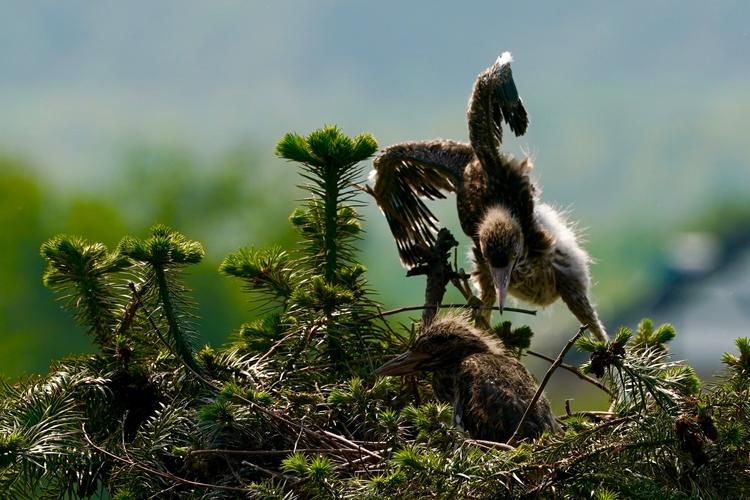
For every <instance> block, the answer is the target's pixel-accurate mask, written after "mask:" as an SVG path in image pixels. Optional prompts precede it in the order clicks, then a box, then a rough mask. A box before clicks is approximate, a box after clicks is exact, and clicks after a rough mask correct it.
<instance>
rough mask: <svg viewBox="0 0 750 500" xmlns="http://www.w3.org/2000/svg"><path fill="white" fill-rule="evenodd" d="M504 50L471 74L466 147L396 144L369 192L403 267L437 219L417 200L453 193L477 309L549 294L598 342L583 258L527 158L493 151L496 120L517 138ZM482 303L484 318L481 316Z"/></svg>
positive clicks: (518, 119) (518, 111) (431, 234)
mask: <svg viewBox="0 0 750 500" xmlns="http://www.w3.org/2000/svg"><path fill="white" fill-rule="evenodd" d="M511 61H512V58H511V56H510V53H508V52H505V53H503V54H502V55H501V56H500V57H499V58H498V59H497V61H496V62H495V64H493V65H492V66H490V67H489V68H487V69H486V70H485V71H483V72H482V73H480V74H479V76H478V77H477V80H476V82H475V84H474V89H473V91H472V95H471V98H470V100H469V109H468V113H467V115H468V123H469V138H470V144H464V143H460V142H455V141H449V140H434V141H426V142H405V143H401V144H395V145H393V146H390V147H388V148H386V149H385V150H383V151H381V152H380V153H379V154H378V156H377V157H376V158H375V160H374V162H373V166H374V170H373V172H372V174H371V181H372V182H373V186H372V187H371V188H369V192H370V193H371V194H372V195H373V196H374V197H375V199H376V201H377V203H378V206H379V207H380V208H381V210H382V211H383V213H384V214H385V216H386V219H387V220H388V224H389V226H390V228H391V232H392V233H393V236H394V238H395V239H396V246H397V248H398V251H399V255H400V257H401V261H402V262H403V264H404V265H405V266H407V267H409V268H411V267H414V266H416V265H417V264H418V261H419V255H420V252H419V248H420V247H430V246H431V245H432V244H433V243H434V241H435V231H436V230H437V223H438V221H437V219H436V218H435V216H434V215H433V214H432V212H430V210H429V209H428V208H427V206H426V205H425V204H424V202H423V201H422V199H420V198H427V199H430V200H433V199H438V198H445V194H444V193H445V192H455V193H456V205H457V209H458V217H459V221H460V223H461V228H462V229H463V231H464V233H466V235H468V236H469V237H471V238H472V240H473V241H474V248H473V254H474V261H475V269H474V271H473V273H472V277H473V280H474V283H475V284H476V285H477V287H478V288H479V291H480V298H481V300H482V303H483V304H484V305H485V306H492V305H494V304H495V301H496V300H497V303H498V305H499V307H500V311H501V313H502V308H503V305H504V303H505V300H506V297H507V295H508V294H510V295H513V296H515V297H517V298H519V299H521V300H524V301H527V302H530V303H532V304H537V305H540V306H546V305H549V304H551V303H553V302H554V301H555V300H557V299H558V298H562V300H563V301H564V302H565V303H566V304H567V306H568V308H569V309H570V310H571V312H572V313H573V314H574V315H575V316H576V318H578V320H579V321H580V322H581V323H583V324H586V325H588V327H589V329H590V331H592V332H593V333H594V334H595V335H596V336H597V337H598V338H599V339H601V340H606V338H607V336H606V331H605V329H604V326H603V325H602V324H601V322H600V321H599V318H598V316H597V314H596V311H595V310H594V307H593V306H592V304H591V302H590V301H589V298H588V290H589V284H590V277H589V269H588V266H589V261H590V259H589V257H588V255H587V254H586V252H585V251H584V250H583V249H582V248H581V246H580V245H579V243H578V240H577V237H576V235H575V233H574V232H573V231H572V230H571V229H570V227H569V226H568V224H567V223H566V222H565V220H564V219H563V218H562V216H561V215H560V214H559V213H557V212H556V211H555V210H554V209H553V208H552V207H550V206H549V205H545V204H543V203H540V202H539V200H538V194H539V191H538V189H537V187H536V186H535V184H534V183H533V182H532V180H531V179H530V177H529V174H530V172H531V169H532V164H531V161H530V160H529V159H528V158H525V159H523V160H519V159H516V158H514V157H513V156H512V155H510V154H507V153H501V152H500V145H501V140H502V128H501V124H502V122H503V121H505V122H506V123H507V124H508V125H509V126H510V129H511V130H512V131H513V132H514V133H515V134H516V135H522V134H524V133H525V132H526V128H527V126H528V117H527V114H526V110H525V109H524V107H523V103H522V102H521V98H520V97H519V96H518V92H517V90H516V86H515V82H514V81H513V75H512V73H511V69H510V63H511ZM490 314H491V310H488V311H487V313H486V317H485V319H486V320H487V322H488V323H489V316H490Z"/></svg>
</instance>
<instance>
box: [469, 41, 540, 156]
mask: <svg viewBox="0 0 750 500" xmlns="http://www.w3.org/2000/svg"><path fill="white" fill-rule="evenodd" d="M512 60H513V58H512V57H511V55H510V52H503V54H502V55H501V56H500V57H498V58H497V61H495V64H493V65H492V66H490V67H489V68H487V69H486V70H484V71H482V72H481V73H480V74H479V75H478V76H477V79H476V82H475V83H474V90H473V91H472V93H471V98H470V100H469V111H468V118H469V134H470V136H471V145H472V147H474V149H475V150H476V153H477V155H478V156H479V157H480V158H482V159H483V160H484V159H487V160H491V159H492V158H496V157H497V155H498V154H499V148H500V144H501V143H502V140H503V129H502V123H503V121H505V122H506V123H507V124H508V126H509V127H510V129H511V130H512V131H513V133H514V134H516V135H517V136H520V135H523V134H525V133H526V128H527V127H528V125H529V117H528V115H527V113H526V108H524V107H523V102H521V98H520V97H519V95H518V90H517V89H516V83H515V81H513V73H512V72H511V69H510V63H511V61H512Z"/></svg>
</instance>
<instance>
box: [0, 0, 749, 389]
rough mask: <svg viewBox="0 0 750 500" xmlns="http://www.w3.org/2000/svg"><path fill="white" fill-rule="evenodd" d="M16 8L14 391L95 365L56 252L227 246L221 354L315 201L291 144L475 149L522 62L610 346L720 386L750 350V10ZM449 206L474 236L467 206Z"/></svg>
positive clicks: (11, 95) (716, 6)
mask: <svg viewBox="0 0 750 500" xmlns="http://www.w3.org/2000/svg"><path fill="white" fill-rule="evenodd" d="M0 7H1V11H2V15H0V222H1V223H2V228H3V231H2V232H0V238H1V240H0V284H2V286H1V287H0V374H3V375H5V376H8V377H15V376H18V375H19V374H21V373H29V372H39V371H44V370H46V368H47V365H48V363H49V361H50V359H52V358H55V357H59V356H62V355H65V354H68V353H73V352H81V351H86V350H89V349H90V348H91V346H90V343H89V341H88V339H87V338H86V337H85V335H84V334H83V333H82V331H81V329H80V328H78V327H77V326H76V325H75V324H74V323H73V321H72V319H71V318H70V316H69V315H68V314H65V313H64V312H62V311H60V310H59V306H58V304H56V303H55V302H54V301H53V297H52V294H51V293H50V292H49V291H47V290H45V289H44V288H43V287H42V285H41V282H40V276H41V272H42V262H41V259H40V257H39V256H38V249H39V246H40V244H41V243H42V242H43V241H44V240H46V239H47V238H49V237H51V236H53V235H55V234H57V233H74V234H80V235H83V236H85V237H87V238H89V239H91V240H99V241H102V242H104V243H106V244H107V245H110V246H113V245H115V244H116V243H117V242H118V241H119V239H120V238H121V236H123V235H124V234H135V235H140V236H143V235H145V234H146V231H147V229H148V227H149V226H150V225H151V224H152V223H154V222H163V223H168V224H171V225H173V226H174V227H176V228H177V229H178V230H180V231H182V232H184V233H186V234H187V235H188V236H189V237H191V238H194V239H198V240H200V241H202V242H203V243H204V244H205V246H206V250H207V257H206V260H205V262H204V263H203V264H202V265H201V266H200V267H198V268H197V269H195V270H194V271H193V272H192V273H191V276H190V285H191V286H192V287H193V288H194V289H195V296H196V300H197V301H198V303H199V311H198V312H199V315H200V317H201V320H200V321H201V329H200V331H201V332H202V335H203V338H202V339H201V340H202V341H204V342H210V343H213V344H220V343H222V342H224V341H225V340H226V339H227V336H228V335H229V334H230V332H231V331H232V330H233V329H234V328H236V327H237V326H238V325H239V324H240V322H241V321H243V320H245V319H247V317H248V315H249V314H250V312H249V310H250V307H249V305H248V304H247V302H246V301H245V300H243V298H242V296H241V293H240V291H239V286H238V284H237V283H234V282H232V281H231V280H229V279H227V278H223V277H220V276H219V275H218V273H217V272H216V269H217V267H218V263H219V262H220V261H221V259H222V258H223V257H224V256H225V255H226V254H227V253H228V252H230V251H232V250H234V249H236V248H239V247H241V246H245V245H255V246H263V245H268V244H270V243H279V244H284V245H286V244H291V243H292V242H293V234H292V233H291V230H290V228H289V225H288V224H287V222H286V217H287V215H288V213H289V212H290V211H291V210H292V208H293V207H294V206H295V199H296V198H299V197H300V196H302V192H301V191H299V190H298V189H297V188H296V187H295V184H296V183H298V182H299V179H298V177H297V176H296V174H297V172H296V171H295V169H294V167H293V166H291V165H289V164H286V163H284V162H282V161H280V160H278V159H276V158H274V156H273V148H274V144H275V141H276V140H277V139H278V138H280V137H281V135H282V134H283V133H285V132H287V131H297V132H300V133H307V132H309V131H311V130H313V129H315V128H317V127H319V126H321V125H323V124H326V123H336V124H338V125H340V126H341V127H342V128H343V130H344V132H346V133H348V134H350V135H353V134H356V133H360V132H363V131H369V132H372V133H373V134H374V135H375V136H376V137H377V139H378V140H379V142H380V145H381V146H387V145H389V144H391V143H394V142H399V141H404V140H419V139H431V138H436V137H444V138H452V139H457V140H466V139H467V136H468V134H467V130H466V121H465V106H466V102H467V99H468V96H469V92H470V90H471V87H472V84H473V81H474V78H475V76H476V75H477V73H478V72H479V71H481V70H482V69H484V68H485V67H487V66H488V65H490V64H491V63H492V62H493V61H494V59H495V58H496V57H497V56H498V55H499V53H500V52H501V51H504V50H510V51H512V52H513V55H514V57H515V60H516V62H515V63H514V74H515V78H516V82H517V85H518V87H519V89H520V92H521V95H522V96H523V98H524V102H525V103H526V107H527V109H528V110H529V112H530V114H531V119H532V125H531V128H530V130H529V132H528V134H527V135H526V136H524V137H522V138H520V139H515V138H510V136H509V134H508V138H507V139H506V145H505V147H506V148H507V149H508V150H510V151H511V152H513V153H515V154H524V153H528V154H530V155H531V156H533V157H534V159H535V161H536V175H537V177H538V178H539V179H540V182H541V184H542V186H543V188H544V195H543V197H544V199H545V201H548V202H551V203H553V204H555V205H557V206H558V207H562V208H569V209H570V210H571V214H570V217H571V218H572V219H575V220H578V221H580V222H579V227H581V228H586V240H587V241H588V244H587V245H588V249H589V250H590V252H591V253H592V255H593V257H594V258H595V259H596V264H595V265H594V267H593V276H594V281H595V286H594V289H593V295H594V297H595V300H596V301H597V303H598V304H599V307H600V309H601V312H602V315H603V317H604V320H605V323H606V324H607V325H608V327H609V328H610V329H611V330H613V329H615V327H616V326H617V325H618V324H630V325H634V323H635V322H636V321H637V320H638V319H639V318H640V317H642V316H646V315H650V316H653V317H654V319H655V320H656V321H657V322H659V321H670V322H673V323H675V324H676V326H677V328H678V339H677V340H676V341H675V345H674V351H675V352H676V354H677V355H679V356H682V357H687V358H688V359H689V360H690V361H691V362H693V363H694V364H696V366H697V367H698V368H699V369H700V370H701V372H702V373H703V374H705V375H710V374H711V373H713V371H715V370H716V369H717V367H718V365H719V363H718V356H719V355H720V353H721V352H722V351H724V350H731V349H732V343H731V340H732V339H733V338H734V337H736V336H739V335H747V334H748V328H747V323H748V319H749V318H748V315H749V313H748V310H750V285H749V283H750V250H749V249H750V237H746V236H747V231H748V229H747V228H748V227H750V217H749V216H748V214H750V165H748V163H749V162H750V160H748V158H750V141H749V140H748V138H747V135H748V126H747V117H748V116H750V64H748V58H747V54H748V53H749V52H750V51H749V50H748V49H750V28H749V27H748V23H747V20H748V19H749V18H750V4H747V3H746V2H740V1H735V2H731V1H726V2H713V3H708V2H697V1H659V2H652V1H643V0H638V1H633V2H627V3H621V4H615V3H612V2H607V3H604V2H595V1H581V2H574V3H571V2H553V1H548V2H528V3H522V2H512V3H511V2H497V1H489V0H487V1H477V2H471V3H460V2H447V1H445V2H443V1H419V2H397V1H380V2H358V1H344V0H339V1H333V0H319V1H315V2H309V1H303V0H298V1H268V2H264V1H253V2H240V1H229V0H215V1H213V2H197V1H185V0H182V1H179V2H178V1H164V2H145V1H140V0H139V1H130V2H124V3H92V2H84V1H68V2H64V3H61V2H55V1H37V2H0ZM366 167H367V169H369V165H368V166H366ZM367 202H368V204H369V206H368V207H367V208H366V209H365V210H364V214H365V217H366V222H365V224H366V225H365V228H366V230H367V235H366V238H365V240H364V241H363V242H362V250H363V252H364V253H363V260H364V262H365V264H366V265H367V266H368V268H369V270H370V272H369V277H370V280H371V283H372V284H373V287H374V288H375V289H376V290H377V291H378V293H379V298H380V300H381V301H382V302H384V303H385V305H386V306H387V307H395V306H399V305H414V304H418V303H420V301H421V299H422V291H423V282H422V278H412V279H408V280H407V279H404V270H403V269H402V268H401V267H400V266H399V264H398V259H397V256H396V250H395V245H394V244H393V242H392V240H391V238H390V234H389V232H388V230H387V227H386V225H385V223H384V221H383V218H382V216H381V215H380V213H379V212H378V211H377V210H375V209H374V208H373V207H372V203H371V202H370V201H369V200H367ZM438 205H439V207H438V208H437V212H438V213H439V214H440V217H441V219H442V220H444V222H445V224H446V225H448V227H450V228H452V229H453V230H454V232H455V233H456V234H457V235H458V234H460V231H459V230H458V225H457V223H456V219H455V215H454V214H453V213H452V212H453V211H454V210H455V208H454V205H453V201H452V200H449V201H447V202H443V203H440V204H438ZM462 242H463V246H462V247H461V255H464V254H465V252H466V251H468V245H467V244H466V241H465V238H463V235H462ZM511 319H517V320H519V321H520V320H526V318H525V317H514V318H511ZM531 324H532V326H533V327H534V328H535V329H536V331H537V335H536V337H535V339H534V346H535V348H537V349H538V350H541V351H545V352H549V353H550V354H553V353H555V352H556V351H557V350H558V349H559V347H560V346H561V344H562V343H563V342H564V340H565V338H567V337H568V336H570V334H571V332H573V331H574V329H575V324H574V322H573V319H572V316H570V315H569V314H568V313H567V311H566V310H565V308H564V306H562V305H557V306H553V307H552V308H550V310H549V312H543V313H540V315H539V317H538V318H534V319H533V320H532V321H531ZM535 367H536V369H537V370H540V369H542V365H539V366H538V367H537V366H536V365H535ZM561 383H567V382H561Z"/></svg>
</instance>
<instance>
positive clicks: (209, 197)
mask: <svg viewBox="0 0 750 500" xmlns="http://www.w3.org/2000/svg"><path fill="white" fill-rule="evenodd" d="M209 167H210V168H208V169H199V165H198V164H196V162H195V161H194V160H192V159H191V157H190V156H189V155H188V154H187V153H185V152H181V151H169V150H154V149H137V150H132V151H130V152H129V153H128V154H127V155H126V156H125V158H124V160H123V166H122V173H121V175H120V177H119V178H118V179H115V180H113V184H112V185H111V187H104V188H101V189H99V190H97V191H96V192H86V191H70V190H67V191H58V190H57V189H55V188H54V187H53V186H49V185H46V184H45V183H44V181H43V180H42V179H39V178H36V177H35V176H34V175H32V174H31V172H33V171H34V169H32V168H30V166H29V165H26V164H24V163H23V162H21V161H19V160H13V159H10V158H0V223H2V226H3V232H2V235H1V236H0V283H2V284H3V287H2V290H0V335H1V338H0V347H1V348H0V375H5V376H17V375H19V374H21V373H34V372H44V371H46V370H47V368H48V363H49V360H50V359H52V358H56V357H59V356H61V355H65V354H68V353H74V352H79V351H86V350H89V349H90V346H91V344H90V341H89V340H88V339H87V338H86V335H85V334H84V331H83V329H82V328H80V327H79V326H77V325H76V324H75V322H74V321H72V320H71V318H70V317H68V316H66V315H64V314H62V313H61V311H60V308H59V306H58V305H56V304H55V303H51V302H50V301H49V296H48V293H47V292H46V291H45V290H44V288H43V287H42V286H41V284H40V282H39V280H38V279H37V278H35V277H39V276H41V275H42V271H43V267H42V265H43V263H42V261H40V260H39V257H38V251H37V250H38V248H39V245H40V244H41V243H42V242H43V241H45V240H47V239H48V238H49V235H50V234H53V233H59V232H63V233H66V234H72V235H78V236H84V235H85V236H86V238H87V239H89V241H101V242H103V243H105V244H107V245H110V246H113V245H115V244H116V243H117V242H118V240H119V238H121V237H122V235H123V234H125V233H134V234H141V233H142V232H143V228H145V227H148V225H150V224H151V223H152V222H153V221H158V222H161V223H164V224H169V225H172V226H174V227H177V228H180V229H183V230H185V231H189V232H190V234H194V235H197V236H198V237H199V238H200V239H201V240H204V241H209V242H210V243H209V246H208V248H207V249H206V257H205V259H204V262H202V263H201V264H199V265H198V266H195V267H194V268H193V269H191V271H190V273H189V274H188V275H187V276H186V278H187V286H189V287H190V288H192V289H194V290H195V294H196V298H197V302H198V304H199V307H198V309H197V310H196V318H195V321H196V324H197V325H198V327H199V328H198V329H199V330H200V332H201V334H200V338H199V339H198V340H199V341H200V342H213V343H220V342H222V341H225V340H226V339H227V338H228V337H229V335H230V333H231V332H232V330H233V329H234V328H235V327H236V324H237V322H238V321H239V320H240V318H242V317H243V315H244V314H245V312H246V311H247V309H248V308H247V306H246V303H245V301H244V299H243V297H242V295H241V293H240V292H239V291H238V290H237V289H236V287H233V286H232V285H231V283H227V282H226V281H219V280H216V279H214V276H215V270H216V266H217V265H218V263H219V262H220V260H221V258H222V257H223V255H224V254H225V252H226V251H228V250H229V249H231V248H233V247H236V246H238V245H241V244H243V243H244V242H247V241H253V242H255V243H258V244H265V243H269V242H271V241H276V242H278V243H280V244H284V245H289V244H290V243H291V242H292V235H293V232H292V230H291V229H290V228H289V226H288V225H286V224H268V223H267V221H268V220H270V219H273V218H277V219H278V220H283V217H284V215H285V213H288V211H289V210H290V209H291V207H292V205H293V201H292V200H293V198H294V194H293V188H294V187H293V186H289V187H288V189H289V190H288V193H287V194H286V195H285V196H279V194H280V193H279V192H278V190H277V193H276V195H272V194H271V193H270V192H269V191H268V190H267V189H265V186H264V182H267V180H268V179H269V178H270V177H272V174H271V173H268V172H265V173H264V172H263V170H262V169H261V168H260V167H259V165H258V162H257V160H255V159H254V158H253V156H252V155H251V154H249V153H248V152H247V151H243V150H236V151H234V152H232V153H230V154H228V155H227V156H226V157H224V158H223V159H221V160H220V161H218V162H216V164H215V165H209ZM283 192H284V191H283V189H282V190H281V193H283Z"/></svg>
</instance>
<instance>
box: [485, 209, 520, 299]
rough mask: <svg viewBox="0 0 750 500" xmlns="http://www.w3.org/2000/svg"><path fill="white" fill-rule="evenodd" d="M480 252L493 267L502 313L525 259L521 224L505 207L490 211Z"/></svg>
mask: <svg viewBox="0 0 750 500" xmlns="http://www.w3.org/2000/svg"><path fill="white" fill-rule="evenodd" d="M478 237H479V247H480V248H479V249H480V250H481V252H482V256H483V257H484V258H485V260H486V261H487V263H488V264H489V266H490V273H491V275H492V283H493V285H494V287H495V292H496V293H497V302H498V306H499V307H500V313H501V314H502V312H503V305H504V304H505V298H506V297H507V295H508V285H510V276H511V274H513V269H514V268H515V266H516V263H517V262H518V260H519V259H520V258H521V256H522V253H523V249H524V242H523V232H522V231H521V225H520V224H519V223H518V220H517V219H516V218H515V217H514V216H513V215H512V214H511V213H510V212H509V211H508V210H507V209H505V208H504V207H500V206H496V207H492V208H490V209H489V210H487V212H486V214H485V215H484V218H483V219H482V222H481V223H480V224H479V230H478Z"/></svg>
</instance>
